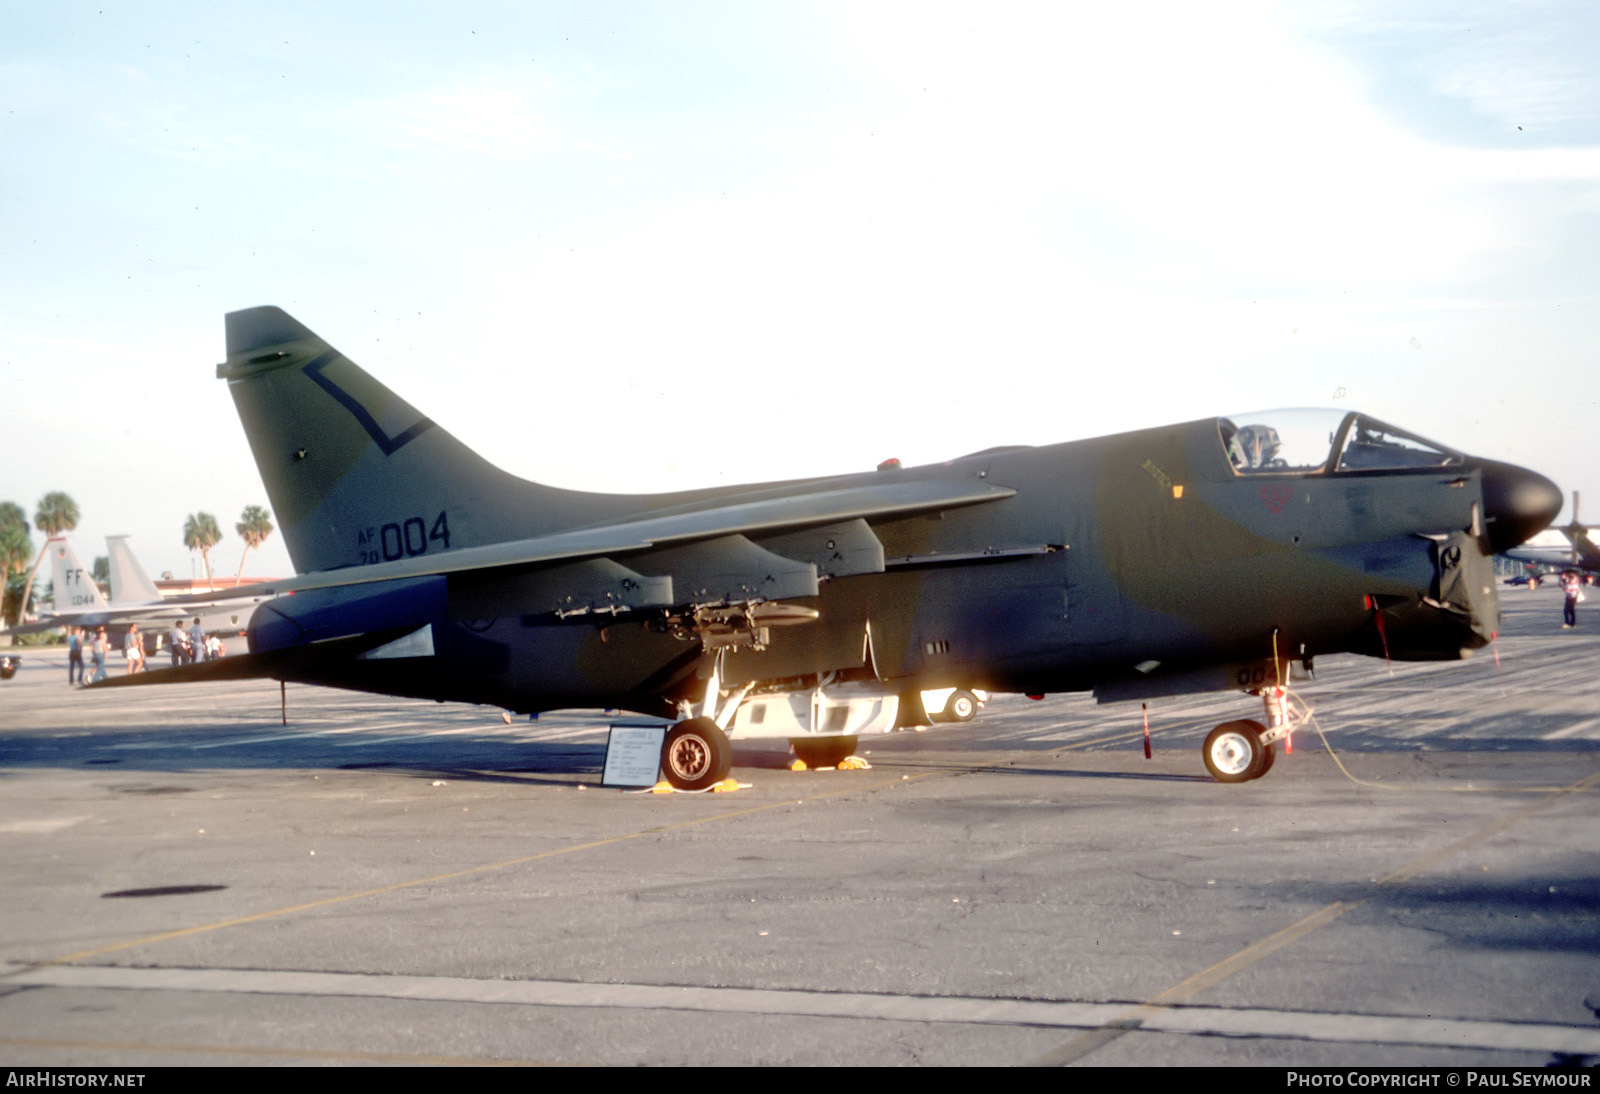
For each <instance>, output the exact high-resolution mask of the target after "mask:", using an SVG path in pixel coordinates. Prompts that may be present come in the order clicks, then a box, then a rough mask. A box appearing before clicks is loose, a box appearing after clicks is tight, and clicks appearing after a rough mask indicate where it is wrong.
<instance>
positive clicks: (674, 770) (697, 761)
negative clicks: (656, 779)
mask: <svg viewBox="0 0 1600 1094" xmlns="http://www.w3.org/2000/svg"><path fill="white" fill-rule="evenodd" d="M732 767H733V746H732V745H731V744H729V743H728V735H727V734H726V733H724V732H722V729H721V727H720V726H718V725H717V723H716V722H713V721H712V720H711V719H710V718H686V719H684V720H683V721H681V722H679V723H678V724H677V725H675V726H673V727H672V728H671V729H669V730H668V731H667V738H666V740H664V741H663V742H661V774H662V777H663V778H665V779H666V780H667V782H669V783H671V784H672V786H673V788H674V789H676V790H704V789H706V788H707V787H709V786H714V785H716V784H717V783H719V782H721V781H722V780H723V779H726V778H727V777H728V771H729V770H730V769H731V768H732Z"/></svg>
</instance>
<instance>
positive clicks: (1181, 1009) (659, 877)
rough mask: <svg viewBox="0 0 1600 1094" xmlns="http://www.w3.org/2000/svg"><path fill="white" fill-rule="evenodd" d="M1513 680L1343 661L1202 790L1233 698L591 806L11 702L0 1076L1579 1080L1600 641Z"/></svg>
mask: <svg viewBox="0 0 1600 1094" xmlns="http://www.w3.org/2000/svg"><path fill="white" fill-rule="evenodd" d="M1502 602H1503V605H1504V608H1505V621H1504V624H1503V633H1502V635H1501V638H1500V641H1499V658H1498V662H1499V663H1498V665H1497V663H1496V658H1495V656H1494V654H1493V652H1492V651H1490V650H1484V651H1481V652H1480V653H1479V654H1478V656H1476V657H1474V658H1472V659H1471V660H1469V661H1466V662H1462V663H1452V664H1446V665H1395V666H1393V674H1392V676H1391V675H1390V672H1389V670H1388V669H1387V668H1386V666H1385V665H1384V663H1383V662H1382V661H1376V660H1371V659H1365V658H1328V659H1325V660H1324V661H1323V662H1321V663H1319V664H1318V666H1317V679H1316V680H1315V681H1313V682H1310V683H1307V684H1305V685H1303V686H1301V687H1300V689H1299V691H1300V695H1301V697H1302V699H1303V700H1304V701H1305V702H1306V703H1308V704H1309V705H1310V707H1311V708H1312V709H1313V710H1314V711H1315V719H1316V724H1317V725H1318V726H1320V727H1321V728H1322V729H1323V730H1325V731H1326V732H1327V740H1328V741H1329V742H1331V745H1332V748H1333V750H1334V752H1332V753H1330V752H1329V751H1328V749H1327V747H1325V745H1324V743H1323V741H1322V740H1321V739H1319V736H1318V733H1317V732H1316V730H1315V729H1314V728H1310V727H1308V728H1306V729H1303V730H1301V731H1300V732H1298V733H1297V734H1296V736H1295V738H1294V750H1293V754H1292V755H1287V756H1285V755H1279V757H1278V760H1277V763H1276V765H1275V767H1274V769H1273V770H1272V772H1271V773H1270V774H1268V775H1267V776H1266V777H1265V778H1263V779H1261V780H1258V781H1256V782H1252V783H1248V784H1243V785H1235V786H1225V785H1221V784H1218V783H1215V782H1213V781H1211V779H1210V778H1208V777H1207V776H1206V773H1205V769H1204V767H1203V766H1202V764H1201V760H1200V755H1199V745H1200V741H1201V740H1202V739H1203V738H1204V736H1205V734H1206V732H1207V731H1209V729H1210V728H1211V727H1212V726H1213V725H1215V724H1217V723H1218V722H1221V721H1226V720H1230V719H1233V718H1240V717H1259V710H1260V705H1259V701H1258V700H1254V699H1251V698H1249V697H1248V696H1243V695H1237V694H1219V695H1206V696H1194V697H1178V698H1174V699H1169V700H1161V701H1158V702H1156V703H1153V704H1152V705H1151V709H1150V727H1151V734H1152V742H1153V749H1154V755H1153V758H1151V759H1149V760H1146V759H1145V758H1144V756H1143V752H1142V744H1141V741H1142V731H1141V721H1140V708H1139V705H1138V704H1117V705H1108V706H1097V705H1095V704H1094V702H1093V701H1092V700H1091V699H1089V698H1087V697H1084V696H1060V697H1051V698H1048V699H1046V700H1044V701H1042V702H1030V701H1028V700H1027V699H1025V698H1023V697H1021V696H1000V697H996V699H995V700H994V701H993V702H991V703H990V705H989V706H988V707H987V708H986V709H985V710H984V711H983V713H981V714H980V715H979V717H978V720H977V721H975V722H973V723H972V724H970V725H968V726H960V727H957V726H940V727H937V728H934V729H932V730H929V731H928V732H925V733H909V732H902V733H896V734H892V735H888V736H885V737H881V738H877V739H872V740H863V742H862V747H861V751H862V753H863V754H864V755H865V756H866V758H867V759H868V760H869V761H870V762H871V764H872V768H871V770H866V771H851V772H835V771H824V772H815V771H811V772H792V771H789V770H787V769H786V767H785V766H784V764H785V762H786V756H785V755H784V754H783V752H782V751H778V750H773V749H766V748H758V747H740V748H739V749H738V750H737V753H736V767H735V772H734V773H735V775H736V776H737V777H738V778H739V779H740V780H741V781H743V782H745V783H748V784H749V786H748V787H747V788H746V789H742V790H740V791H739V792H737V793H734V794H716V795H713V794H701V795H688V794H673V795H650V794H637V793H624V792H621V791H618V790H615V789H604V788H600V787H599V786H598V785H597V782H598V773H599V770H600V766H601V761H602V758H603V754H604V743H605V734H606V726H607V724H608V723H609V722H610V721H612V720H613V719H609V718H607V717H606V716H604V715H603V714H601V713H598V712H582V713H573V714H552V715H545V716H543V717H541V718H540V719H538V720H537V721H529V720H526V719H514V720H513V721H512V722H511V724H509V725H507V724H506V723H504V722H503V721H502V719H501V717H500V712H499V711H498V710H495V709H493V708H482V707H463V706H454V705H438V704H432V703H418V702H410V701H405V700H394V699H388V698H383V697H377V696H366V695H357V694H351V693H341V692H332V691H322V690H319V689H314V688H306V687H297V686H290V687H289V688H288V689H287V691H286V696H285V698H286V714H287V725H284V724H282V722H281V720H280V709H279V702H280V695H279V689H278V686H277V685H276V684H275V683H273V682H270V681H268V682H248V683H228V684H211V685H195V686H190V687H158V688H149V689H132V690H125V689H119V690H113V691H106V692H102V691H81V690H76V689H69V688H68V687H67V683H66V670H65V655H64V654H63V653H59V652H54V653H51V652H46V653H43V654H36V653H33V652H32V651H29V650H23V651H21V652H23V653H24V655H25V660H24V662H23V667H22V668H21V670H20V671H19V672H18V674H17V676H16V678H15V679H13V680H10V681H6V682H3V683H0V869H3V877H4V884H3V885H0V1063H4V1064H8V1065H14V1066H16V1065H25V1066H47V1065H99V1066H116V1067H125V1068H130V1069H137V1068H139V1067H144V1066H152V1065H164V1064H165V1065H170V1064H245V1065H264V1064H417V1063H424V1064H425V1063H444V1064H485V1065H497V1064H669V1065H674V1064H676V1065H683V1064H689V1065H707V1064H822V1065H828V1064H1025V1063H1047V1064H1068V1065H1071V1064H1083V1065H1151V1064H1202V1065H1204V1064H1273V1065H1305V1066H1313V1065H1328V1066H1333V1065H1338V1066H1346V1065H1363V1064H1374V1065H1380V1064H1381V1065H1408V1064H1411V1065H1456V1066H1467V1065H1493V1064H1509V1065H1545V1064H1550V1063H1561V1062H1587V1063H1590V1064H1592V1063H1594V1062H1596V1061H1597V1060H1600V1019H1597V1009H1600V877H1597V874H1600V869H1597V866H1600V858H1597V855H1596V845H1597V843H1600V838H1597V837H1600V819H1597V808H1596V806H1597V801H1600V799H1597V791H1600V672H1597V671H1596V670H1597V669H1600V614H1596V613H1595V612H1594V609H1593V607H1592V606H1591V605H1585V606H1584V607H1583V608H1581V609H1580V620H1581V625H1580V627H1579V628H1578V629H1577V630H1575V631H1565V630H1562V629H1561V628H1560V596H1559V593H1557V592H1555V591H1554V590H1550V589H1541V590H1537V591H1534V592H1523V591H1520V590H1516V589H1509V590H1506V591H1505V592H1504V593H1503V595H1502Z"/></svg>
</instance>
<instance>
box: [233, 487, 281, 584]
mask: <svg viewBox="0 0 1600 1094" xmlns="http://www.w3.org/2000/svg"><path fill="white" fill-rule="evenodd" d="M233 530H234V531H236V532H238V533H239V537H240V538H241V539H243V540H244V554H242V555H240V556H239V575H238V576H237V577H235V578H234V579H233V587H234V588H236V589H237V588H238V587H239V582H240V581H241V580H243V578H244V560H245V559H247V558H249V557H250V548H252V547H260V546H261V545H262V544H263V543H265V542H266V541H267V537H268V536H270V535H271V534H272V514H271V513H269V512H267V511H266V510H265V509H263V508H261V506H259V505H246V506H245V507H244V512H242V513H240V514H239V523H238V524H235V525H234V526H233Z"/></svg>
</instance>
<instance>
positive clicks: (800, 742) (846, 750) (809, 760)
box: [789, 737, 860, 767]
mask: <svg viewBox="0 0 1600 1094" xmlns="http://www.w3.org/2000/svg"><path fill="white" fill-rule="evenodd" d="M859 743H860V738H858V737H802V738H798V739H795V738H791V739H790V741H789V744H791V745H792V746H794V754H795V755H796V756H797V757H799V759H800V761H801V762H802V763H804V764H805V765H806V766H807V767H838V766H839V765H840V764H841V763H843V762H844V761H845V760H846V759H847V758H848V757H849V756H850V755H851V754H852V753H854V752H855V750H856V745H857V744H859Z"/></svg>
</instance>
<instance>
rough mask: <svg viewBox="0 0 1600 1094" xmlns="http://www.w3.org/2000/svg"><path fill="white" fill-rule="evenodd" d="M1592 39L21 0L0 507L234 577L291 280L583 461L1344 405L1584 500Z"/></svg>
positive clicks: (1484, 13)
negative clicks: (241, 321)
mask: <svg viewBox="0 0 1600 1094" xmlns="http://www.w3.org/2000/svg"><path fill="white" fill-rule="evenodd" d="M1107 8H1111V9H1114V10H1104V9H1107ZM1597 74H1600V9H1597V8H1595V7H1594V6H1593V5H1590V4H1586V3H1579V2H1572V3H1522V4H1518V3H1506V2H1495V3H1481V4H1471V3H1460V2H1453V3H1448V4H1446V3H1436V4H1403V3H1399V4H1397V3H1365V2H1359V3H1357V2H1352V3H1285V4H1270V3H1226V4H1220V5H1209V4H1208V5H1198V4H1189V3H1184V4H1179V3H1147V4H1139V3H1128V4H1118V5H1103V4H1095V5H1088V4H1074V3H1062V2H1057V3H1050V4H1014V5H1008V4H986V5H983V6H982V7H981V8H980V7H979V6H978V5H975V4H965V5H955V4H946V5H941V4H933V3H916V4H872V3H850V4H841V5H830V4H822V3H816V2H807V3H798V4H778V3H720V4H687V3H671V4H668V3H659V4H646V3H623V4H605V3H587V2H586V3H582V4H577V3H573V4H562V5H557V4H534V3H508V4H485V3H471V2H468V3H452V4H450V5H438V6H434V5H419V4H403V3H400V4H397V3H384V4H365V3H345V4H326V3H318V4H309V3H305V4H296V3H272V4H252V3H248V2H243V3H233V4H225V5H219V4H199V3H192V4H190V3H168V4H161V3H147V2H142V3H121V2H116V0H107V2H96V3H90V4H80V3H71V2H62V3H52V4H48V5H46V4H21V5H16V4H14V5H7V6H6V7H5V8H4V9H0V96H3V100H4V112H3V115H0V142H3V143H0V148H3V150H4V155H3V157H0V248H3V253H4V256H5V261H4V262H3V263H0V391H3V392H4V395H3V397H0V398H3V404H0V405H3V406H4V408H5V412H4V416H3V419H0V420H3V421H4V423H5V433H4V435H5V436H6V437H7V439H8V440H9V441H10V443H9V444H8V445H7V453H6V457H5V459H4V461H3V466H4V468H5V470H4V471H3V472H0V500H6V499H13V500H16V501H17V502H19V503H20V504H22V505H23V506H24V508H26V509H28V510H29V511H30V513H31V511H32V509H33V507H34V505H35V503H36V501H37V500H38V498H39V497H40V496H41V495H42V494H44V493H45V492H46V491H49V490H53V489H61V490H66V491H67V492H68V493H70V494H72V495H73V496H74V497H75V498H76V499H77V500H78V503H79V505H80V507H81V508H82V510H83V521H82V524H81V525H80V528H79V531H78V533H77V534H76V536H75V538H76V540H77V543H78V547H79V551H80V553H81V554H82V555H84V556H85V557H86V558H88V557H92V556H93V555H96V554H101V553H103V552H104V549H105V548H104V543H103V538H102V537H103V536H104V535H106V534H107V533H116V532H127V533H131V534H133V536H134V539H133V546H134V548H135V550H136V552H138V553H139V555H140V556H141V557H142V558H144V559H145V561H146V562H147V564H148V565H149V566H150V567H151V568H152V570H156V571H159V570H163V569H170V570H173V571H175V572H177V573H179V574H187V573H189V572H190V568H191V567H190V558H189V555H188V553H187V552H186V551H185V550H184V549H183V547H182V545H181V542H180V533H181V528H182V524H183V520H184V517H185V516H186V515H187V514H188V513H190V512H193V511H195V510H197V509H205V510H208V511H210V512H212V513H214V514H215V515H216V516H217V517H218V519H219V520H220V521H221V523H222V524H223V526H224V528H225V530H227V531H228V532H229V533H230V534H229V535H228V537H227V539H226V540H225V541H224V544H223V546H222V547H221V548H219V550H218V552H217V556H218V557H217V566H218V568H219V569H221V570H225V571H228V572H231V570H232V568H233V567H235V566H236V565H237V562H238V556H239V553H240V550H241V548H242V545H241V544H240V542H239V540H238V539H237V537H235V536H233V535H232V534H231V531H232V525H233V523H234V521H235V520H236V519H237V516H238V513H239V510H240V509H242V508H243V507H244V506H245V505H248V504H266V500H267V499H266V495H265V491H264V490H263V489H262V488H261V485H260V481H259V478H258V476H257V474H256V471H255V467H254V465H253V463H252V461H251V459H250V455H249V450H248V448H247V446H246V444H245V441H244V438H243V435H242V433H241V432H240V429H239V426H238V422H237V419H236V417H235V415H234V413H233V409H232V405H231V403H230V401H229V399H228V397H227V394H226V390H225V387H224V385H223V384H222V383H221V382H220V381H218V380H216V379H215V378H214V376H213V367H214V365H215V363H216V362H217V361H218V360H220V359H221V357H222V354H223V349H222V315H223V313H224V312H226V311H229V310H232V309H236V308H242V307H249V306H253V305H257V304H278V305H281V306H283V307H285V308H287V309H289V310H290V311H291V312H293V313H294V314H295V315H296V316H297V317H298V318H299V319H300V320H301V321H303V322H304V323H306V324H307V325H308V326H310V327H312V328H313V329H315V330H316V331H317V332H318V333H320V334H322V335H323V336H324V337H325V338H327V339H328V340H329V341H331V342H332V343H333V344H334V345H336V346H338V347H339V348H340V349H341V350H343V351H344V352H345V353H346V354H348V355H349V356H351V357H352V358H353V359H355V360H356V361H358V362H359V363H360V364H362V365H363V366H364V367H366V368H367V369H368V370H369V371H371V372H373V373H374V374H375V375H377V376H378V377H379V378H380V379H382V380H383V381H384V382H385V383H387V384H389V386H391V387H393V388H395V389H396V390H397V391H398V392H400V393H401V394H402V395H404V396H405V397H406V398H408V399H409V400H410V401H411V402H413V403H414V404H416V405H417V406H419V407H420V408H422V409H423V410H424V411H425V412H427V413H429V414H430V415H431V416H432V417H434V418H435V419H436V420H437V421H439V422H440V423H441V424H442V425H444V426H445V427H446V428H448V429H450V430H451V431H453V432H455V433H456V434H457V435H459V436H461V437H462V438H463V439H464V440H466V441H467V442H468V443H470V444H472V445H473V446H475V447H477V448H478V449H479V450H480V451H482V452H483V453H484V454H485V455H486V456H488V457H489V458H490V459H492V460H494V461H496V462H498V463H500V464H502V465H503V466H505V467H506V468H507V469H508V470H511V471H513V472H515V473H518V474H521V475H524V476H527V477H530V478H534V479H538V480H541V481H545V482H550V483H553V484H557V485H563V486H569V487H575V488H581V489H597V490H620V491H630V492H631V491H640V490H658V489H659V490H667V489H677V488H687V487H692V486H700V485H707V484H721V483H733V482H739V481H745V480H751V479H770V478H782V477H791V476H799V475H808V474H816V473H826V472H845V471H851V470H858V469H866V468H870V467H872V466H873V465H874V464H876V463H877V462H878V460H880V459H882V458H884V457H887V456H898V457H900V458H901V459H902V460H904V461H906V462H907V463H921V462H928V461H934V460H939V459H944V458H948V457H950V456H954V455H959V454H961V453H964V452H969V451H974V450H977V449H981V448H985V447H989V446H991V445H996V444H1005V443H1050V442H1053V441H1059V440H1068V439H1073V438H1078V437H1087V436H1094V435H1098V434H1101V433H1106V432H1114V431H1117V430H1122V429H1131V428H1138V427H1141V426H1148V425H1156V424H1161V423H1163V422H1168V421H1176V420H1185V419H1190V418H1195V417H1200V416H1204V415H1212V414H1220V413H1227V412H1233V411H1240V410H1248V409H1255V408H1261V407H1268V406H1290V405H1293V406H1300V405H1316V406H1321V405H1335V406H1351V407H1356V408H1360V409H1363V410H1367V411H1369V412H1370V413H1373V414H1376V415H1378V416H1379V417H1382V418H1385V419H1388V420H1390V421H1393V422H1395V423H1397V424H1400V425H1403V426H1406V427H1409V428H1411V429H1414V430H1416V431H1418V432H1420V433H1423V434H1424V435H1427V436H1431V437H1434V438H1436V439H1437V440H1440V441H1443V442H1445V443H1447V444H1451V445H1455V446H1457V447H1462V448H1466V449H1469V450H1472V451H1475V452H1479V453H1481V454H1484V455H1488V456H1493V457H1497V458H1502V459H1509V460H1514V461H1517V462H1520V463H1524V464H1526V465H1528V466H1531V467H1534V468H1537V469H1539V470H1541V471H1543V472H1545V473H1546V474H1548V475H1550V476H1551V477H1552V478H1554V479H1555V480H1556V481H1557V482H1558V483H1559V484H1560V485H1561V486H1562V487H1563V489H1565V490H1568V491H1570V490H1572V489H1582V490H1584V491H1585V492H1586V493H1587V494H1588V495H1589V498H1590V501H1589V503H1588V508H1587V510H1586V513H1587V515H1589V516H1590V517H1592V518H1600V475H1597V473H1596V468H1597V465H1600V442H1597V441H1596V440H1595V439H1594V433H1593V431H1592V427H1593V422H1594V420H1595V410H1596V399H1597V397H1596V391H1597V390H1600V387H1597V383H1600V381H1597V378H1596V370H1595V368H1594V365H1593V359H1594V357H1595V352H1596V351H1595V347H1596V346H1597V344H1600V310H1597V302H1600V231H1597V229H1600V75H1597ZM257 558H258V556H256V555H252V557H251V563H250V567H251V571H252V572H253V573H258V574H261V573H286V572H288V570H289V565H288V559H287V555H286V553H285V552H284V551H283V548H282V542H281V539H278V538H277V537H274V539H273V540H272V541H270V542H269V547H268V549H267V550H265V551H263V552H261V553H260V555H259V561H257Z"/></svg>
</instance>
